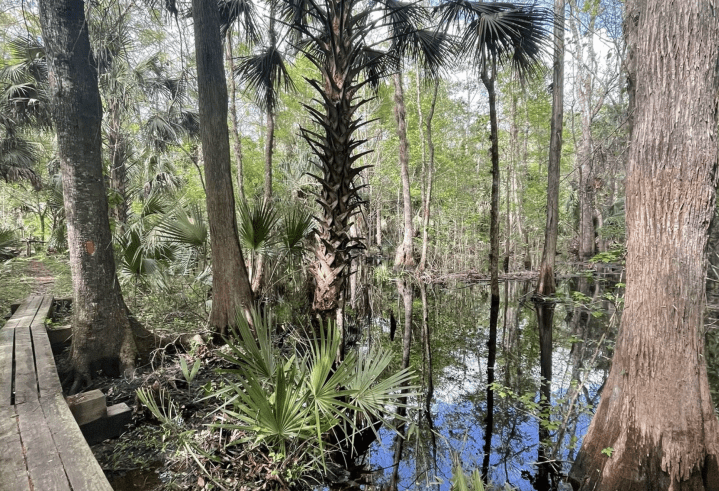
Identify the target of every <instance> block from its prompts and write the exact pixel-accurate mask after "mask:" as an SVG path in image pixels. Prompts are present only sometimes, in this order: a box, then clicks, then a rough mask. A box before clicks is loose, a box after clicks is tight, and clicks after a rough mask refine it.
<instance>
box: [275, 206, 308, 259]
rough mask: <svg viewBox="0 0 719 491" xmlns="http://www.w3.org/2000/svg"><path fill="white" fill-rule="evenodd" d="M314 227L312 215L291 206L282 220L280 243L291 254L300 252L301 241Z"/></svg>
mask: <svg viewBox="0 0 719 491" xmlns="http://www.w3.org/2000/svg"><path fill="white" fill-rule="evenodd" d="M313 228H314V224H313V221H312V215H311V214H309V213H307V212H304V211H303V210H301V209H299V208H293V209H292V211H291V212H290V213H289V214H287V215H286V216H285V217H284V219H283V220H282V245H283V246H284V248H285V251H286V252H287V253H288V254H291V255H297V254H301V253H302V250H303V247H302V241H303V240H304V238H305V237H307V236H308V235H309V233H310V232H311V231H312V229H313Z"/></svg>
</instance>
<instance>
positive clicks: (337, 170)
mask: <svg viewBox="0 0 719 491" xmlns="http://www.w3.org/2000/svg"><path fill="white" fill-rule="evenodd" d="M345 7H347V5H346V4H345V3H344V2H343V1H341V0H330V1H329V2H328V3H327V11H326V13H325V14H323V15H324V16H326V24H327V25H328V26H332V28H331V30H330V31H329V32H328V34H327V35H328V36H329V38H330V39H329V40H328V42H327V43H326V44H320V46H319V47H320V49H321V50H322V51H323V53H325V54H326V58H325V60H324V62H318V63H317V65H316V66H317V68H318V69H319V70H320V72H321V74H322V76H321V80H308V82H309V83H310V85H312V87H313V88H314V89H315V90H316V91H317V92H318V93H319V94H320V95H321V99H322V100H321V109H316V108H315V107H312V106H309V105H305V108H307V110H308V111H309V113H310V115H311V118H312V120H313V122H314V123H315V124H316V125H317V126H318V127H319V128H320V129H319V131H311V130H307V129H306V128H302V136H303V138H304V139H305V140H306V141H307V142H308V144H309V145H310V147H311V148H312V152H313V153H314V154H315V156H316V157H317V162H315V164H316V165H317V167H318V168H319V169H320V170H321V174H322V175H321V176H314V177H315V178H316V179H317V180H318V182H319V183H320V185H321V190H320V192H319V195H318V197H317V203H318V204H319V205H320V206H321V207H322V213H321V216H318V217H316V218H317V230H316V233H315V239H316V242H315V258H316V260H315V263H314V264H313V266H312V269H311V272H312V276H313V277H314V279H315V293H314V300H313V304H312V308H313V310H315V311H316V312H317V313H319V314H320V315H322V316H324V317H329V316H331V315H332V314H333V313H334V311H335V310H336V309H337V308H338V306H339V305H338V302H339V300H340V295H341V293H342V292H343V291H344V289H345V287H346V282H347V278H348V276H349V274H350V261H351V257H350V252H351V251H352V250H354V249H362V248H364V244H363V242H362V239H361V238H356V237H352V236H351V234H350V228H351V226H352V223H353V222H352V219H353V217H354V215H355V214H357V213H358V212H359V209H360V206H361V205H362V201H361V199H360V198H359V196H358V195H357V187H356V186H355V184H354V180H355V178H356V177H357V175H358V174H359V173H360V172H361V170H362V169H363V167H353V164H354V162H355V161H356V160H357V159H359V158H360V157H361V156H362V155H363V153H362V152H360V153H355V150H356V149H357V147H358V146H359V145H361V144H362V143H363V142H364V140H357V139H355V137H354V132H355V131H356V130H357V129H358V127H359V126H361V123H360V119H359V116H356V113H357V110H358V109H359V108H360V107H361V106H362V105H363V104H364V103H365V102H367V101H366V100H364V101H359V102H356V103H355V101H354V97H355V94H356V93H357V90H358V89H359V86H358V85H357V83H356V77H357V72H355V71H353V70H352V63H353V60H354V52H355V51H354V47H353V46H352V42H353V39H354V26H355V21H354V20H353V19H352V18H351V15H350V10H351V9H348V8H345Z"/></svg>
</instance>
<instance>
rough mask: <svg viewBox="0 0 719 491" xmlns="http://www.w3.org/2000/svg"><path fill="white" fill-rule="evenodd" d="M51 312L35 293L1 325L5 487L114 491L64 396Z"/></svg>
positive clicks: (0, 446)
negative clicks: (48, 325)
mask: <svg viewBox="0 0 719 491" xmlns="http://www.w3.org/2000/svg"><path fill="white" fill-rule="evenodd" d="M51 310H52V297H51V296H40V295H37V296H31V297H29V298H28V299H27V300H25V302H23V303H22V305H20V307H19V308H18V309H17V310H16V311H15V314H14V315H13V316H12V317H11V318H10V320H9V321H8V322H7V324H6V325H5V327H3V328H2V329H0V491H28V490H30V491H55V490H57V491H60V490H62V491H71V490H73V491H105V490H107V491H111V490H112V487H111V486H110V483H109V482H108V481H107V478H106V477H105V474H104V473H103V471H102V468H101V467H100V465H99V464H98V463H97V460H95V456H94V455H93V454H92V451H91V450H90V447H89V446H88V445H87V442H86V441H85V438H84V437H83V435H82V432H81V431H80V427H79V426H78V425H77V423H76V422H75V418H74V417H73V415H72V413H71V412H70V409H69V408H68V406H67V403H66V402H65V399H64V397H63V395H62V386H61V385H60V379H59V377H58V374H57V369H56V367H55V360H54V358H53V356H52V350H51V348H50V341H49V339H48V336H47V332H46V330H45V319H46V318H47V317H48V316H49V315H50V313H51Z"/></svg>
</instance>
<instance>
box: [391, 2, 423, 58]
mask: <svg viewBox="0 0 719 491" xmlns="http://www.w3.org/2000/svg"><path fill="white" fill-rule="evenodd" d="M379 3H380V4H381V5H382V10H383V11H384V15H385V17H386V22H385V25H386V26H387V28H388V29H389V31H390V39H391V41H392V44H393V46H395V47H396V48H395V49H397V50H399V51H400V52H402V49H403V47H404V46H406V45H407V41H408V39H407V36H409V35H410V34H412V33H413V32H415V31H416V30H417V29H419V28H420V27H421V26H423V25H424V24H426V23H428V22H429V13H428V11H427V10H426V9H424V8H423V7H421V6H420V5H419V4H418V3H417V2H411V3H403V2H399V1H397V0H380V2H379Z"/></svg>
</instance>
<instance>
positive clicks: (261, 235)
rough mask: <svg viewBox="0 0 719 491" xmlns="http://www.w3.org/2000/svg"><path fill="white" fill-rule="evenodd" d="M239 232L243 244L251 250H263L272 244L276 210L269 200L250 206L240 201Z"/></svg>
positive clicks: (257, 251)
mask: <svg viewBox="0 0 719 491" xmlns="http://www.w3.org/2000/svg"><path fill="white" fill-rule="evenodd" d="M238 207H239V211H240V221H239V233H240V240H241V241H242V244H243V246H244V247H245V248H246V249H248V250H250V251H252V252H256V253H259V252H264V251H266V250H267V249H268V248H269V247H271V246H272V245H274V242H275V241H276V239H277V237H276V236H275V225H276V224H277V220H278V217H277V211H276V210H275V209H274V207H273V206H272V203H271V202H269V201H263V202H262V203H261V204H255V205H254V206H253V207H252V208H250V206H249V205H248V204H247V203H245V202H240V203H239V205H238Z"/></svg>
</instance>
